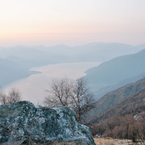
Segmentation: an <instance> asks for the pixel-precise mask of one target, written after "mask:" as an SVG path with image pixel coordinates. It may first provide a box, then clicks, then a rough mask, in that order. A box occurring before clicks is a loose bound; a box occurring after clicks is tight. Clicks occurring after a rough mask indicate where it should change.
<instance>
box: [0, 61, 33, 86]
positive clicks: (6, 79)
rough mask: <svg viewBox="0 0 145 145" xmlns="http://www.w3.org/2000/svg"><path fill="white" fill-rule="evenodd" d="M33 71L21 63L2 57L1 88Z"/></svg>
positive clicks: (0, 62)
mask: <svg viewBox="0 0 145 145" xmlns="http://www.w3.org/2000/svg"><path fill="white" fill-rule="evenodd" d="M33 73H34V72H30V71H29V70H28V69H25V68H24V67H23V66H22V65H20V64H19V63H16V62H12V61H10V60H7V59H0V88H1V87H4V86H5V85H7V84H9V83H11V82H13V81H16V80H19V79H22V78H25V77H28V76H30V75H31V74H33Z"/></svg>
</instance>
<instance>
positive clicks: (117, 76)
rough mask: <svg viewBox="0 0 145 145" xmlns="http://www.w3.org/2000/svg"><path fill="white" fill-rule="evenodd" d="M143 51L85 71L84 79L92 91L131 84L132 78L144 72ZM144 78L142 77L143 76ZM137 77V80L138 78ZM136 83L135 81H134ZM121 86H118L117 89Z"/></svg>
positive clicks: (144, 57)
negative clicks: (124, 83)
mask: <svg viewBox="0 0 145 145" xmlns="http://www.w3.org/2000/svg"><path fill="white" fill-rule="evenodd" d="M144 62H145V49H144V50H142V51H140V52H138V53H136V54H130V55H125V56H120V57H117V58H114V59H112V60H110V61H106V62H104V63H102V64H100V65H99V66H98V67H94V68H91V69H89V70H87V71H86V74H87V75H86V76H85V78H86V79H87V80H88V82H89V83H90V85H91V87H92V88H93V89H94V90H99V89H101V88H104V87H112V86H115V85H116V84H117V85H118V83H120V82H122V81H124V82H125V80H128V81H126V82H128V83H131V82H129V81H132V82H133V78H136V77H137V76H140V77H141V76H142V74H143V73H144V72H145V63H144ZM143 76H144V75H143ZM140 77H138V78H140ZM131 78H132V79H131ZM134 80H135V81H136V79H134ZM120 86H121V83H120V85H118V87H120Z"/></svg>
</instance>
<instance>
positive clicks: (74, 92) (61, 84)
mask: <svg viewBox="0 0 145 145" xmlns="http://www.w3.org/2000/svg"><path fill="white" fill-rule="evenodd" d="M47 91H48V93H49V94H48V96H47V97H45V100H44V104H45V105H47V106H49V107H53V106H55V105H63V106H67V107H70V108H72V109H73V110H74V111H75V112H76V114H77V120H78V121H79V122H81V118H82V116H84V115H85V114H86V112H87V111H89V110H90V109H92V108H93V107H94V99H93V95H92V93H90V91H89V89H88V87H87V83H86V82H85V81H84V80H83V79H78V80H77V81H71V80H69V79H67V78H64V79H61V80H53V81H52V83H51V85H50V89H49V90H47Z"/></svg>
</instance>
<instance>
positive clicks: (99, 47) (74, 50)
mask: <svg viewBox="0 0 145 145" xmlns="http://www.w3.org/2000/svg"><path fill="white" fill-rule="evenodd" d="M143 47H144V45H140V46H139V47H134V46H131V45H126V44H120V43H90V44H87V45H82V46H75V47H68V46H65V45H58V46H52V47H45V46H13V47H7V48H6V47H5V48H3V49H2V48H0V57H1V58H3V60H5V61H7V62H9V63H13V64H11V65H4V64H3V63H2V62H1V66H0V69H1V72H0V77H1V78H3V79H1V82H3V83H1V85H2V84H5V85H6V84H8V83H10V82H12V81H14V80H18V79H20V78H23V77H24V76H29V74H31V73H30V72H29V69H30V68H32V67H39V66H44V65H48V64H55V63H67V62H80V61H86V62H88V61H105V60H108V59H111V58H114V57H116V56H120V55H124V54H130V53H135V52H138V51H139V50H141V49H142V48H143ZM7 70H11V72H13V71H14V70H15V71H14V72H15V73H12V74H16V76H14V75H9V74H10V71H7ZM6 71H7V73H8V74H7V76H8V78H7V79H8V80H9V81H5V82H4V77H6V74H4V72H6ZM19 73H20V74H19ZM20 76H21V77H20ZM2 80H3V81H2ZM10 80H11V81H10ZM6 82H7V83H6Z"/></svg>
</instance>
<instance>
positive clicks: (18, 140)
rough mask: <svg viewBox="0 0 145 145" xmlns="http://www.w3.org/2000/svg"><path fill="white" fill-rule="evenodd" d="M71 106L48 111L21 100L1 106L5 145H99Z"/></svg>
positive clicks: (0, 141) (0, 135) (0, 128)
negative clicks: (77, 120) (77, 118)
mask: <svg viewBox="0 0 145 145" xmlns="http://www.w3.org/2000/svg"><path fill="white" fill-rule="evenodd" d="M75 116H76V114H75V112H74V111H73V110H71V109H69V108H67V107H63V106H59V107H56V108H53V109H52V108H48V107H42V106H34V105H33V104H32V103H31V102H28V101H20V102H17V103H14V104H11V105H9V104H7V105H1V106H0V144H2V145H29V144H38V145H40V144H45V145H95V143H94V141H93V138H92V135H91V133H90V131H89V129H88V127H87V126H84V125H81V124H79V123H77V122H76V120H75Z"/></svg>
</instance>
